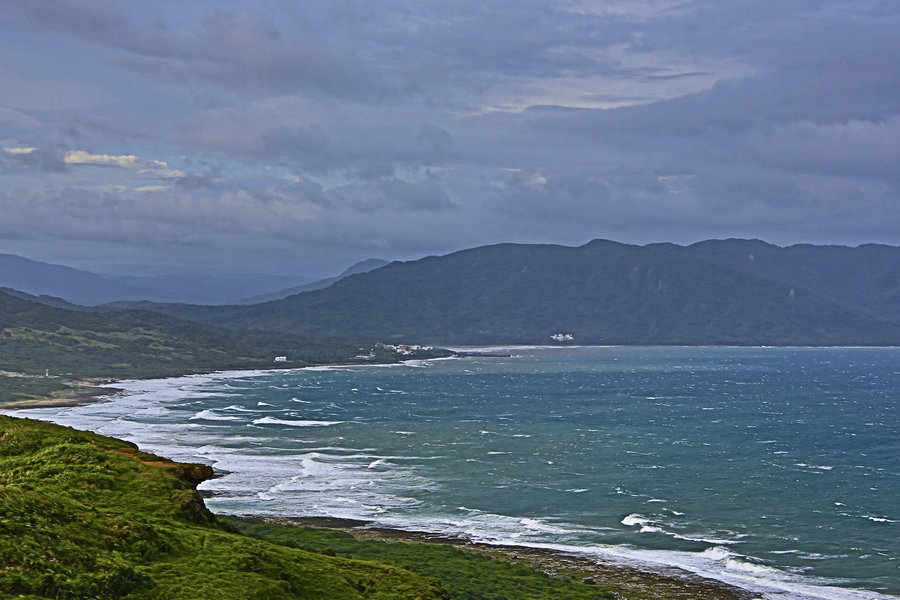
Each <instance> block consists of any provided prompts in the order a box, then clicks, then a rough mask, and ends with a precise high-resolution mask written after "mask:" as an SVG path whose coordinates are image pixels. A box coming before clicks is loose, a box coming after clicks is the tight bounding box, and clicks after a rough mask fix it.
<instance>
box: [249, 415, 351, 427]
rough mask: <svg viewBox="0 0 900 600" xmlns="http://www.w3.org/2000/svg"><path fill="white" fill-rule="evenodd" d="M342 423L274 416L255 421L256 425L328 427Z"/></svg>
mask: <svg viewBox="0 0 900 600" xmlns="http://www.w3.org/2000/svg"><path fill="white" fill-rule="evenodd" d="M341 423H343V421H304V420H297V421H295V420H288V419H276V418H274V417H262V418H259V419H255V420H254V421H253V424H254V425H288V426H290V427H326V426H328V425H339V424H341Z"/></svg>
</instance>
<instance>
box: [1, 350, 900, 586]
mask: <svg viewBox="0 0 900 600" xmlns="http://www.w3.org/2000/svg"><path fill="white" fill-rule="evenodd" d="M510 352H511V353H512V354H513V356H511V357H509V358H497V357H493V358H483V357H479V358H471V359H458V360H437V361H426V362H416V363H409V364H406V365H399V366H390V367H384V366H375V365H372V366H367V367H352V368H345V367H341V368H327V367H323V368H314V369H304V370H296V371H280V372H266V373H264V372H243V373H236V372H235V373H222V374H215V375H208V376H192V377H183V378H176V379H167V380H156V381H136V382H120V383H117V384H116V387H119V388H124V389H125V390H126V394H125V395H122V396H120V397H117V398H114V399H112V400H111V401H109V402H104V403H100V404H92V405H86V406H78V407H69V408H52V409H51V408H48V409H35V410H27V411H17V412H16V413H15V414H17V415H20V416H31V417H35V418H41V419H46V420H52V421H54V422H58V423H62V424H66V425H71V426H74V427H78V428H82V429H90V430H93V431H98V432H100V433H103V434H106V435H112V436H115V437H120V438H124V439H128V440H131V441H134V442H136V443H138V444H139V445H140V446H141V447H142V448H143V449H145V450H148V451H152V452H155V453H158V454H161V455H164V456H168V457H170V458H174V459H177V460H188V461H199V462H205V463H208V464H211V465H213V466H214V467H215V468H216V469H218V470H220V471H221V472H223V476H221V477H219V478H216V479H214V480H212V481H209V482H205V483H204V484H203V485H202V486H201V489H205V491H206V492H207V493H208V494H209V495H210V497H209V498H208V499H207V504H208V506H209V507H210V508H211V509H212V510H213V511H215V512H220V513H231V514H262V515H278V516H331V517H342V518H354V519H364V520H370V521H373V522H375V523H377V524H378V525H381V526H388V527H396V528H405V529H415V530H421V531H431V532H435V533H442V534H446V535H453V536H466V537H468V538H470V539H473V540H477V541H482V542H488V543H502V544H514V545H525V546H539V547H547V548H555V549H559V550H566V551H577V552H579V553H583V554H586V555H593V556H597V557H603V558H606V559H612V560H621V561H626V562H639V563H643V564H650V565H670V566H679V567H682V568H684V569H687V570H690V571H692V572H695V573H698V574H702V575H705V576H710V577H714V578H716V579H719V580H721V581H725V582H727V583H731V584H734V585H739V586H741V587H745V588H747V589H751V590H753V591H754V592H755V593H756V594H758V595H759V596H760V597H765V598H771V599H775V598H778V599H800V598H835V599H839V598H840V599H843V598H859V599H871V598H878V597H880V596H879V594H882V595H884V596H886V597H897V594H900V547H898V546H900V545H898V543H897V540H898V538H900V535H898V534H900V502H898V501H897V498H900V416H898V413H900V411H898V404H900V402H898V396H900V349H896V348H671V347H667V348H656V347H653V348H640V347H614V348H598V347H593V348H515V349H511V350H510Z"/></svg>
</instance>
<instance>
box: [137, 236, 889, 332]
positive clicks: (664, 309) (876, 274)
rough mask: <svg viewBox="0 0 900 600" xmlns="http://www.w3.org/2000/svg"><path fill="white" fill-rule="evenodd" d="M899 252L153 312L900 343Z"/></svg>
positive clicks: (356, 328)
mask: <svg viewBox="0 0 900 600" xmlns="http://www.w3.org/2000/svg"><path fill="white" fill-rule="evenodd" d="M898 289H900V248H896V247H891V246H861V247H859V248H848V247H839V246H791V247H788V248H779V247H777V246H772V245H770V244H766V243H764V242H760V241H755V240H711V241H707V242H702V243H699V244H694V245H692V246H688V247H683V246H677V245H675V244H651V245H648V246H631V245H626V244H620V243H616V242H610V241H605V240H595V241H593V242H590V243H588V244H585V245H584V246H581V247H577V248H572V247H566V246H554V245H520V244H499V245H494V246H485V247H480V248H474V249H470V250H464V251H461V252H456V253H453V254H449V255H447V256H440V257H429V258H424V259H421V260H417V261H411V262H394V263H391V264H390V265H387V266H384V267H382V268H380V269H377V270H376V271H372V272H369V273H363V274H358V275H354V276H352V277H347V278H345V279H342V280H340V281H337V282H335V283H333V284H332V285H331V286H330V287H328V288H326V289H322V290H317V291H311V292H306V293H302V294H299V295H295V296H290V297H288V298H285V299H283V300H278V301H274V302H267V303H264V304H259V305H253V306H225V307H196V306H195V307H176V306H169V307H159V306H156V307H153V309H154V310H162V311H166V312H168V313H170V314H177V315H180V316H182V317H185V318H189V319H193V320H197V321H200V322H204V323H210V324H216V325H220V326H225V327H240V328H251V327H252V328H260V329H267V330H272V331H280V332H290V333H294V334H303V335H314V336H349V335H353V336H364V337H367V338H371V337H375V338H380V339H383V340H384V341H391V340H416V341H422V342H433V343H443V344H454V343H455V344H478V343H547V342H549V341H550V336H551V335H552V334H554V333H571V334H573V337H574V341H575V342H576V343H586V344H737V345H755V344H762V345H767V344H772V345H792V344H799V345H844V344H863V345H879V344H890V345H892V344H900V312H898Z"/></svg>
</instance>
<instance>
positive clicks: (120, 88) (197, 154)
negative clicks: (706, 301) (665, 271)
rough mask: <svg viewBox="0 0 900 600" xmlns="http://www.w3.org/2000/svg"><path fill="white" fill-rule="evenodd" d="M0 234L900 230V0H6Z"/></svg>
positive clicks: (352, 253)
mask: <svg viewBox="0 0 900 600" xmlns="http://www.w3.org/2000/svg"><path fill="white" fill-rule="evenodd" d="M0 16H2V17H3V18H2V19H0V45H2V46H3V47H4V50H5V54H4V55H5V56H10V57H14V59H13V60H11V61H6V62H5V64H4V65H2V66H0V149H2V150H0V177H2V178H3V182H4V185H3V186H2V188H0V210H2V213H3V215H4V217H3V218H2V219H0V242H2V244H0V252H12V253H20V254H25V255H28V256H31V257H34V258H39V259H44V260H55V261H57V262H64V263H68V264H75V265H78V266H84V267H90V268H98V269H115V268H126V266H127V267H129V268H130V267H134V266H141V265H143V266H146V267H147V268H151V267H152V268H153V269H156V270H162V271H165V270H184V269H206V268H222V269H225V270H232V271H246V270H268V271H282V272H295V273H304V274H313V275H318V274H322V275H324V274H331V273H333V272H337V271H339V270H341V269H342V268H343V267H345V266H347V265H348V264H349V263H351V262H353V261H355V260H359V259H363V258H367V257H371V256H377V257H383V258H388V259H394V258H412V257H418V256H422V255H425V254H434V253H442V252H447V251H451V250H454V249H459V248H463V247H467V246H473V245H479V244H486V243H493V242H500V241H519V242H541V243H563V244H580V243H583V242H585V241H587V240H589V239H592V238H596V237H608V238H612V239H616V240H621V241H626V242H636V243H646V242H654V241H675V242H680V243H685V242H692V241H697V240H700V239H705V238H711V237H731V236H740V237H759V238H763V239H766V240H768V241H772V242H775V243H782V244H787V243H796V242H813V243H845V244H859V243H865V242H882V243H890V244H898V243H900V207H898V189H900V181H898V179H900V173H898V169H897V167H896V165H898V164H900V89H898V88H900V43H898V42H897V41H896V40H897V36H896V31H897V30H898V28H900V6H898V5H897V4H896V3H895V2H893V1H891V0H885V1H880V0H859V1H856V2H853V3H847V2H844V1H842V0H841V1H838V0H830V1H829V0H825V1H818V0H816V1H812V0H808V1H807V0H800V1H797V2H790V3H784V2H774V1H769V0H764V1H762V2H753V3H739V2H729V3H722V2H718V1H715V0H694V1H691V0H683V1H678V0H596V1H591V0H568V1H564V2H553V3H548V2H538V1H528V0H526V1H519V2H508V1H503V2H501V1H493V0H479V1H478V2H474V1H469V0H459V1H456V2H452V3H448V2H432V1H427V0H426V1H421V0H419V1H416V2H406V1H398V0H388V1H385V2H379V3H375V4H373V3H370V2H362V1H354V0H350V1H347V2H341V3H321V2H299V3H290V2H282V1H271V2H259V3H254V4H253V5H252V7H251V6H250V5H248V4H247V3H243V2H217V3H182V2H174V1H171V2H154V3H129V2H121V1H112V0H108V1H103V2H95V1H92V2H87V1H86V0H85V1H76V0H28V1H27V2H25V1H24V0H22V1H15V0H0Z"/></svg>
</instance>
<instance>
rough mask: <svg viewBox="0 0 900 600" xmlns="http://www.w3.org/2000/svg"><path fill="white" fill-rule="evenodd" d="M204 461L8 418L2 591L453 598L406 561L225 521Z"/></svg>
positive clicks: (2, 427)
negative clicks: (253, 531) (210, 504)
mask: <svg viewBox="0 0 900 600" xmlns="http://www.w3.org/2000/svg"><path fill="white" fill-rule="evenodd" d="M211 474H212V473H211V470H210V469H209V467H206V466H204V465H188V464H179V463H173V462H170V461H167V460H165V459H162V458H159V457H156V456H153V455H150V454H146V453H143V452H140V451H139V450H137V449H136V448H135V447H134V446H133V445H131V444H128V443H126V442H122V441H119V440H114V439H111V438H106V437H103V436H99V435H95V434H91V433H85V432H80V431H76V430H73V429H69V428H64V427H59V426H56V425H50V424H46V423H38V422H35V421H29V420H26V419H14V418H11V417H5V416H0V596H4V597H20V598H85V599H87V598H91V599H106V598H133V599H156V598H159V599H161V598H173V599H179V598H191V599H197V598H203V599H217V598H221V599H229V600H231V599H240V598H258V599H260V600H263V599H265V600H274V599H280V598H306V599H313V598H315V599H323V600H341V599H348V600H349V599H363V598H371V599H381V600H388V599H410V600H412V599H419V600H430V599H434V600H437V599H440V598H445V597H446V594H445V592H444V591H443V590H442V589H441V588H440V586H439V584H437V583H436V582H435V581H434V580H431V579H427V578H425V577H423V576H420V575H417V574H414V573H412V572H410V571H408V570H405V569H402V568H399V567H395V566H388V565H384V564H378V563H373V562H366V561H354V560H349V559H344V558H335V557H330V556H326V555H323V554H319V553H316V552H310V551H306V550H301V549H297V548H290V547H286V546H280V545H276V544H272V543H269V542H265V541H262V540H258V539H253V538H250V537H246V536H243V535H240V534H238V533H235V532H233V531H232V530H231V529H230V528H228V527H224V526H222V525H220V524H219V523H218V522H217V521H216V519H215V517H213V515H211V514H210V513H209V512H208V511H207V510H206V508H205V506H204V505H203V502H202V500H201V499H200V497H199V495H198V493H197V492H196V490H195V485H196V484H197V483H198V482H199V481H201V480H202V479H204V478H207V477H209V476H211Z"/></svg>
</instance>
